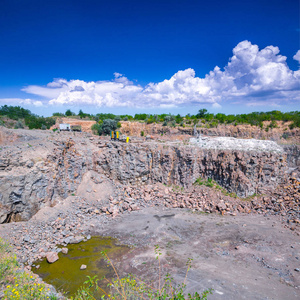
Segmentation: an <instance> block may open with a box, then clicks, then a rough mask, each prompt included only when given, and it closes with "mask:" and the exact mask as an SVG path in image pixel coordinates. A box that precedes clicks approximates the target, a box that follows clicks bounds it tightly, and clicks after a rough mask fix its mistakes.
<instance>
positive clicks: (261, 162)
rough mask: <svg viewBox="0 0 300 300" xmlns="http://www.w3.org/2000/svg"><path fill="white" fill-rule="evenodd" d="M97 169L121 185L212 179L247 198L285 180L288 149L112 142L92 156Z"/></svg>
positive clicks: (187, 184)
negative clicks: (281, 151)
mask: <svg viewBox="0 0 300 300" xmlns="http://www.w3.org/2000/svg"><path fill="white" fill-rule="evenodd" d="M93 162H94V163H93V166H94V168H95V170H96V171H97V172H100V173H101V172H104V173H105V174H106V175H107V176H108V177H110V178H113V179H115V180H118V181H120V182H121V183H124V184H127V183H131V184H137V183H145V184H149V183H155V182H160V183H163V184H166V185H171V184H175V185H180V186H184V187H188V186H191V185H192V184H193V183H194V182H195V181H196V179H197V178H199V177H203V178H212V179H214V180H215V181H217V182H218V183H219V184H220V185H221V186H223V187H224V188H226V189H227V190H228V191H229V192H234V193H236V194H237V195H238V196H241V197H247V196H249V195H252V194H254V193H264V192H267V191H268V190H271V189H273V188H274V187H275V186H276V185H277V184H279V183H281V182H282V181H283V180H285V177H284V174H285V172H286V170H287V168H286V167H287V165H286V155H285V154H284V153H275V152H274V153H272V152H255V151H251V152H248V151H231V150H212V149H201V148H199V147H197V146H191V145H189V146H186V145H181V144H179V145H172V144H159V143H147V144H146V143H144V144H138V145H134V144H129V145H126V146H123V145H120V144H118V143H109V144H107V145H106V146H105V148H102V149H101V150H99V151H98V152H95V153H94V154H93Z"/></svg>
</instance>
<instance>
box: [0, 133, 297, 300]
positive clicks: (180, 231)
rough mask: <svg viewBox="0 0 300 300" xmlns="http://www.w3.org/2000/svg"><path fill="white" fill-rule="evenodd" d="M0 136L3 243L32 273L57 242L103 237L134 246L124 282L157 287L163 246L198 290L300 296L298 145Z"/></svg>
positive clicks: (171, 263) (123, 261) (177, 271)
mask: <svg viewBox="0 0 300 300" xmlns="http://www.w3.org/2000/svg"><path fill="white" fill-rule="evenodd" d="M0 139H1V145H0V148H1V152H0V223H2V224H1V225H0V236H1V237H2V238H4V239H7V240H9V242H10V243H11V244H12V245H13V247H14V249H15V251H16V253H17V256H18V259H19V261H20V262H22V263H23V264H24V265H27V266H28V267H32V270H33V271H34V266H33V262H34V261H36V260H38V259H42V258H43V257H45V256H46V254H47V253H48V252H50V251H58V245H62V244H65V245H68V244H69V243H71V242H72V240H74V239H75V240H76V238H78V237H87V236H96V235H101V236H111V237H114V238H117V239H118V240H119V241H120V243H123V244H124V245H129V246H132V250H131V251H130V253H129V254H127V255H125V256H124V257H123V258H119V259H117V260H116V265H117V266H118V269H119V270H120V272H121V273H122V274H127V273H129V272H131V273H134V274H137V275H138V276H140V277H141V278H152V279H154V277H155V276H156V274H157V269H156V265H155V264H153V261H154V250H153V249H154V245H156V244H159V245H160V247H161V249H162V252H163V255H162V261H163V264H162V265H163V271H164V272H165V273H167V272H170V273H172V275H173V277H174V279H175V280H176V281H178V282H180V281H181V280H182V278H183V277H184V276H185V270H186V269H185V263H186V260H187V259H188V258H192V259H193V267H192V269H191V271H190V273H189V276H188V281H187V291H188V292H193V291H201V290H204V289H207V288H213V289H214V292H213V295H211V296H210V297H209V299H249V298H250V299H298V298H299V297H300V293H299V286H300V284H299V283H300V272H299V269H300V261H299V257H300V245H299V201H300V190H299V189H300V185H299V162H298V160H299V147H298V146H295V145H278V144H277V143H276V142H272V141H259V140H254V139H251V140H249V139H247V140H240V139H233V138H227V140H226V138H208V137H201V138H198V139H197V138H195V139H194V140H193V139H192V140H190V137H187V138H186V139H185V140H178V141H176V140H175V141H174V140H172V141H171V140H170V141H168V140H166V139H159V138H154V139H148V140H145V139H144V138H141V137H139V138H138V137H136V138H132V139H131V142H130V143H128V144H126V143H121V142H117V141H111V140H110V139H109V138H108V137H97V136H93V135H92V134H90V133H84V132H83V133H69V132H61V133H55V132H51V131H41V130H31V131H29V130H9V129H4V128H3V129H1V134H0ZM243 141H244V142H243ZM249 143H250V144H251V145H252V148H251V147H250V146H249V145H250V144H249ZM87 270H88V266H87Z"/></svg>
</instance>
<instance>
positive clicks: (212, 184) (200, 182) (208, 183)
mask: <svg viewBox="0 0 300 300" xmlns="http://www.w3.org/2000/svg"><path fill="white" fill-rule="evenodd" d="M194 184H198V185H204V186H207V187H210V188H214V189H215V190H219V191H221V192H222V194H223V195H225V196H230V197H234V198H236V197H237V195H236V194H235V193H229V192H228V191H227V190H226V189H224V188H223V187H222V186H220V185H219V184H218V183H217V182H216V181H214V180H213V179H212V178H207V179H204V178H202V177H199V178H197V179H196V181H195V182H194Z"/></svg>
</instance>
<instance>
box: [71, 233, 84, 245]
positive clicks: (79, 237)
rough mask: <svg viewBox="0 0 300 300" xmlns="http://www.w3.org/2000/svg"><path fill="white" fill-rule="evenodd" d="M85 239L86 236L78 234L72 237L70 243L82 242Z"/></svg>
mask: <svg viewBox="0 0 300 300" xmlns="http://www.w3.org/2000/svg"><path fill="white" fill-rule="evenodd" d="M83 240H84V236H82V235H77V236H75V237H73V238H71V239H70V242H69V243H70V244H78V243H80V242H82V241H83Z"/></svg>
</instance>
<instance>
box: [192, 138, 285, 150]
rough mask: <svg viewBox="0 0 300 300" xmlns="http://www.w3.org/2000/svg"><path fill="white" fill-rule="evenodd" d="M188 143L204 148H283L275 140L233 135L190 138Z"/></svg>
mask: <svg viewBox="0 0 300 300" xmlns="http://www.w3.org/2000/svg"><path fill="white" fill-rule="evenodd" d="M190 143H191V144H194V145H197V146H198V147H200V148H204V149H214V150H240V151H260V152H277V153H282V152H283V151H284V150H283V148H282V147H281V146H279V145H278V144H277V143H276V142H273V141H263V140H256V139H236V138H233V137H216V138H210V137H202V136H199V137H198V138H191V139H190Z"/></svg>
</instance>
